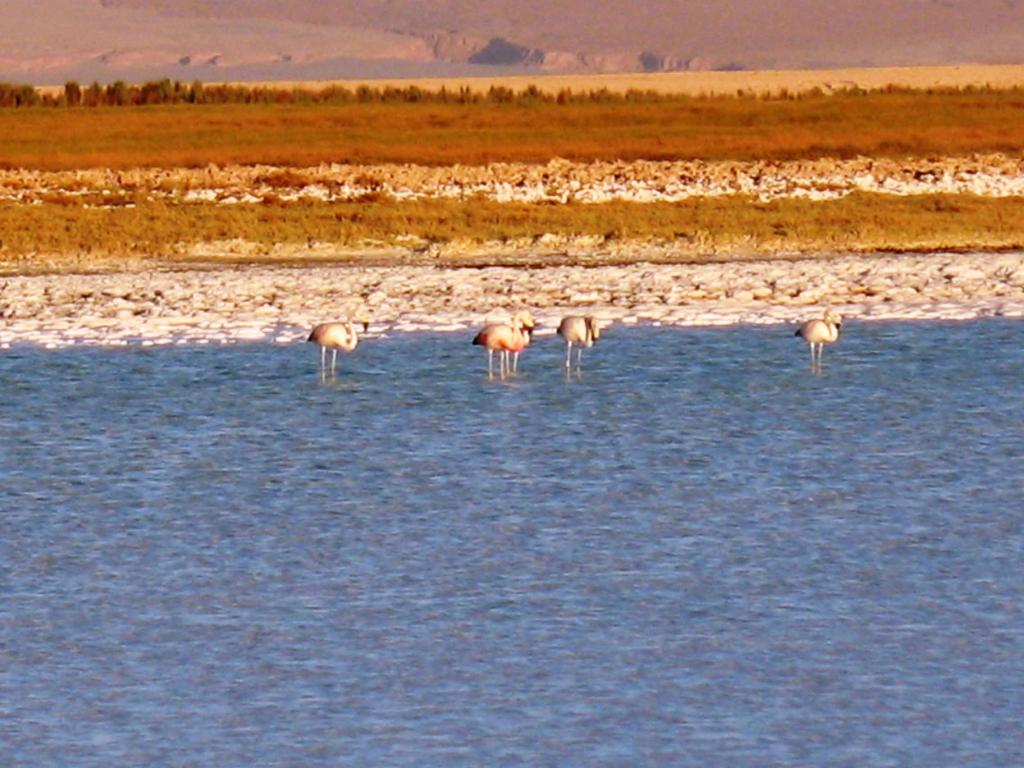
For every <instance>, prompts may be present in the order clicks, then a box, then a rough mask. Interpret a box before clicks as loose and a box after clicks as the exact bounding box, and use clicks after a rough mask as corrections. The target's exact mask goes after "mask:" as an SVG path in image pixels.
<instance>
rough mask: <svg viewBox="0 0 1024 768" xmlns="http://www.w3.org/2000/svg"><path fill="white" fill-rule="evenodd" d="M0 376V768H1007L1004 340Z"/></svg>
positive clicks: (774, 342) (50, 357)
mask: <svg viewBox="0 0 1024 768" xmlns="http://www.w3.org/2000/svg"><path fill="white" fill-rule="evenodd" d="M844 330H845V332H846V335H845V336H844V338H843V340H842V341H841V342H840V343H839V344H838V345H836V346H834V347H831V348H829V349H827V350H826V351H825V365H824V369H823V371H822V372H821V373H820V374H812V372H811V371H810V369H809V365H808V358H807V354H806V351H805V349H804V347H803V345H802V343H801V342H800V341H799V340H798V339H794V338H793V337H792V328H787V327H781V326H777V327H764V328H760V327H759V328H751V327H735V328H728V329H717V330H680V329H657V328H612V329H610V330H609V331H608V332H607V334H606V337H605V338H602V340H601V342H600V343H599V344H598V346H597V347H595V348H594V349H592V350H590V351H589V352H588V353H587V356H586V357H585V359H584V367H583V373H582V376H580V377H571V378H568V379H567V377H566V376H565V374H564V372H563V371H562V369H561V347H560V345H559V344H558V342H557V341H556V340H555V339H553V338H551V337H548V338H542V339H538V340H537V343H536V348H531V349H529V350H528V351H527V352H526V354H525V355H524V357H523V360H522V370H521V373H520V374H519V375H518V377H516V378H514V379H512V380H509V381H508V382H504V383H502V382H499V381H493V382H489V381H488V380H487V377H486V375H485V373H484V370H485V359H484V357H483V356H482V354H481V353H480V349H479V348H476V347H472V346H470V345H469V337H470V336H471V334H455V335H451V334H435V335H432V334H422V335H406V336H400V337H394V338H380V339H370V340H367V341H366V342H365V343H364V344H363V345H362V346H361V347H360V348H359V349H358V350H357V351H356V353H355V354H353V355H351V356H346V357H345V358H344V359H343V360H342V361H341V365H342V370H341V371H340V373H339V375H338V377H337V378H336V379H335V380H333V381H327V382H321V381H320V379H319V375H318V372H317V358H316V351H315V349H313V348H311V347H310V346H307V345H301V344H296V345H292V346H286V347H282V346H271V345H238V346H225V347H216V348H212V347H184V348H161V349H142V348H127V349H100V348H89V349H70V350H62V351H42V350H39V349H37V348H34V347H29V346H22V347H16V348H14V349H12V350H9V351H6V352H4V353H2V354H0V386H2V390H3V397H2V398H0V430H2V438H0V440H2V442H0V507H2V512H0V515H2V516H0V755H2V760H0V762H2V763H3V764H4V765H6V766H32V767H33V768H37V767H40V766H71V765H73V766H104V767H107V766H125V765H144V766H163V765H167V766H321V765H322V766H336V765H360V766H369V765H375V766H376V765H388V766H413V765H415V766H453V765H465V766H484V765H487V766H497V765H529V766H570V765H580V766H632V765H666V766H668V765H671V766H706V765H716V766H723V765H737V766H739V765H743V766H753V765H830V766H858V767H860V766H929V767H933V766H940V765H956V766H1007V765H1015V764H1016V765H1019V764H1022V763H1024V724H1022V721H1021V712H1024V531H1022V520H1024V440H1022V437H1024V324H1022V323H1021V322H1019V321H1006V320H988V321H983V322H973V323H964V324H959V323H907V324H881V323H879V324H859V325H858V324H855V323H850V324H848V326H847V327H846V328H845V329H844Z"/></svg>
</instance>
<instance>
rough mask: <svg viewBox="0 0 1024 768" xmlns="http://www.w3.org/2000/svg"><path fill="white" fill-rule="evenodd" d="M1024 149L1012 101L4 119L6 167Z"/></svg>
mask: <svg viewBox="0 0 1024 768" xmlns="http://www.w3.org/2000/svg"><path fill="white" fill-rule="evenodd" d="M1022 148H1024V97H1022V95H1021V94H1020V92H1017V91H980V92H966V91H964V92H960V91H941V92H933V93H929V92H905V91H894V92H870V93H865V94H856V93H840V94H834V95H824V94H818V95H808V96H804V97H801V98H799V99H774V100H760V99H750V98H727V97H721V98H709V99H685V98H683V99H673V100H669V101H666V102H657V101H648V102H645V101H640V102H635V103H634V102H626V101H619V102H614V103H607V104H606V103H600V102H595V103H590V102H584V103H575V102H574V103H567V104H557V103H551V102H538V103H536V104H530V105H525V104H503V103H492V102H480V103H470V104H438V103H402V102H396V103H383V104H382V103H366V104H363V103H352V104H344V105H336V104H311V105H308V104H288V105H277V104H227V105H219V104H216V105H172V106H140V107H100V108H95V109H84V108H79V109H54V108H33V109H8V110H0V167H2V168H30V169H41V170H66V169H80V168H115V169H125V168H132V167H141V166H149V167H202V166H205V165H208V164H217V165H227V164H243V165H248V164H257V163H266V164H275V165H281V166H296V167H301V166H312V165H317V164H319V163H324V162H337V163H357V164H358V163H417V164H420V165H452V164H457V163H463V164H474V165H479V164H484V163H489V162H524V163H543V162H546V161H548V160H550V159H552V158H555V157H562V158H566V159H569V160H576V161H590V160H638V159H649V160H677V159H705V160H730V159H733V160H761V159H768V160H771V159H775V160H780V159H801V158H820V157H840V158H842V157H853V156H858V155H864V156H870V157H905V156H929V155H967V154H971V153H988V152H1005V153H1010V154H1014V155H1019V154H1020V153H1021V150H1022Z"/></svg>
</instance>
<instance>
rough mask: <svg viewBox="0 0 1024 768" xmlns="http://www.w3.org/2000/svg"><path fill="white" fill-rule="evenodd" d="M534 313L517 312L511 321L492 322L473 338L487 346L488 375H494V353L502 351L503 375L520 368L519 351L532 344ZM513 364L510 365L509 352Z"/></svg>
mask: <svg viewBox="0 0 1024 768" xmlns="http://www.w3.org/2000/svg"><path fill="white" fill-rule="evenodd" d="M533 328H534V322H533V315H531V314H530V312H529V311H528V310H525V309H524V310H522V311H520V312H517V313H516V314H515V316H514V317H513V318H512V321H511V322H510V323H491V324H490V325H488V326H485V327H484V329H483V330H482V331H480V333H478V334H477V335H476V337H475V338H474V339H473V343H474V344H477V345H479V346H482V347H486V348H487V376H488V378H490V377H493V376H494V353H495V352H501V358H500V360H499V368H500V372H501V377H502V378H505V376H506V375H507V374H508V373H509V371H510V370H511V371H513V372H514V371H516V370H518V368H519V353H520V352H522V351H523V350H524V349H526V347H527V346H529V344H530V339H531V338H532V335H533ZM510 352H511V353H512V355H513V358H512V365H511V368H510V366H509V353H510Z"/></svg>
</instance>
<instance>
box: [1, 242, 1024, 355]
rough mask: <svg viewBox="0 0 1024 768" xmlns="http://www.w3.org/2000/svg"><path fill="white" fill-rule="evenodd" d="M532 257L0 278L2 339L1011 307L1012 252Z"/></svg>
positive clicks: (1022, 300) (692, 321) (1017, 288)
mask: <svg viewBox="0 0 1024 768" xmlns="http://www.w3.org/2000/svg"><path fill="white" fill-rule="evenodd" d="M643 256H644V252H643V251H642V250H641V251H639V252H637V253H636V254H634V257H635V261H634V263H631V264H629V265H625V266H607V265H598V266H583V265H580V264H578V263H577V264H575V265H557V266H543V267H521V266H519V267H517V266H493V267H473V266H462V267H442V266H426V265H401V264H398V265H392V266H334V265H332V266H310V265H303V266H281V265H275V266H258V265H257V266H251V265H250V266H234V267H231V266H224V265H216V264H209V263H206V264H192V265H175V266H166V267H160V268H156V269H153V268H149V269H146V270H143V271H135V272H132V271H119V272H107V273H91V274H67V273H65V274H58V275H21V276H12V277H5V278H0V349H11V348H13V347H17V346H20V345H23V344H32V345H38V346H41V347H45V348H54V349H57V348H65V347H70V346H77V345H87V346H158V345H169V344H218V343H238V342H263V343H277V344H290V343H297V342H302V341H305V338H306V335H307V334H308V332H309V329H310V328H311V327H312V326H313V325H315V324H317V323H319V322H324V321H327V320H338V319H344V318H345V317H346V316H348V315H352V314H354V313H356V312H359V311H362V312H366V313H368V315H369V317H370V319H371V321H372V325H371V333H370V334H369V335H370V336H371V337H372V336H375V335H376V336H379V335H381V334H387V333H408V332H423V331H435V332H466V333H469V332H470V331H471V330H472V329H473V328H476V327H478V326H481V325H483V324H485V323H486V322H491V321H495V320H501V319H503V318H505V317H507V316H508V315H510V314H511V312H513V311H515V309H517V308H522V307H525V308H529V309H530V310H531V311H532V312H533V313H534V316H535V317H536V319H537V321H538V335H540V336H543V335H548V334H551V333H553V332H554V329H555V327H556V326H557V323H558V321H559V320H560V318H561V317H562V316H564V315H567V314H592V315H594V316H596V317H598V318H599V319H600V321H601V322H602V323H603V324H605V325H612V324H624V325H662V326H690V327H699V326H716V325H732V324H785V323H796V322H799V321H803V320H806V319H808V318H810V317H815V316H817V315H819V314H820V313H821V312H822V311H823V309H824V308H825V307H831V308H833V309H834V310H836V311H839V312H841V313H842V314H843V315H844V317H846V318H848V319H855V320H858V321H880V320H968V319H974V318H980V317H989V316H1001V317H1012V318H1024V251H1009V252H1001V253H948V252H942V253H929V254H906V253H904V254H867V255H864V254H819V255H817V256H815V257H810V258H759V259H753V258H752V259H750V260H738V261H720V262H714V263H699V264H698V263H691V264H679V263H674V264H663V263H653V262H647V261H643Z"/></svg>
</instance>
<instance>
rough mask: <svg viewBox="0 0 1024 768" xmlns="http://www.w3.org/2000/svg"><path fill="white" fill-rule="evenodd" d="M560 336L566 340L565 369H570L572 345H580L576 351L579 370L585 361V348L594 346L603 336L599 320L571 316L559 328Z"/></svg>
mask: <svg viewBox="0 0 1024 768" xmlns="http://www.w3.org/2000/svg"><path fill="white" fill-rule="evenodd" d="M558 335H559V336H561V337H562V338H563V339H565V367H566V368H569V367H570V362H569V361H570V360H571V359H572V345H573V344H578V345H579V347H577V349H576V367H577V368H578V367H579V365H580V362H581V361H582V360H583V348H584V347H591V346H593V344H594V342H595V341H597V340H598V338H600V336H601V327H600V326H599V325H598V323H597V318H594V317H590V316H589V315H588V316H586V317H580V316H579V315H571V316H569V317H566V318H564V319H563V320H562V322H561V323H560V324H559V326H558Z"/></svg>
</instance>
